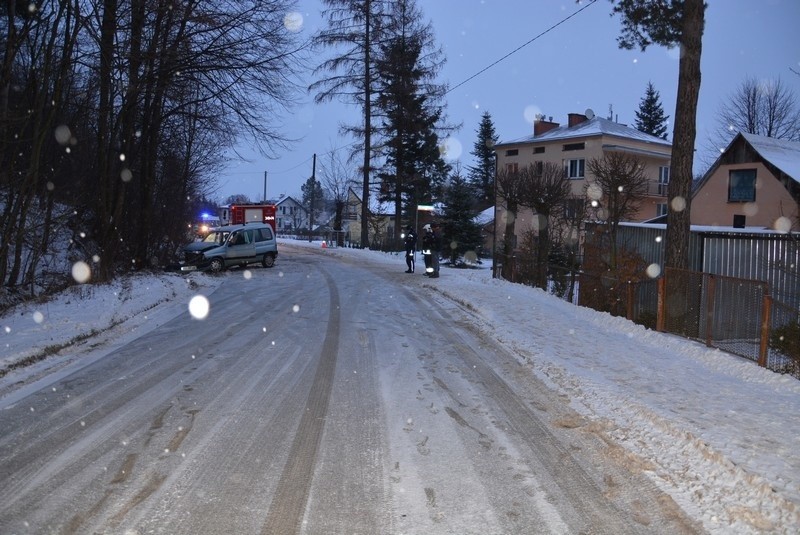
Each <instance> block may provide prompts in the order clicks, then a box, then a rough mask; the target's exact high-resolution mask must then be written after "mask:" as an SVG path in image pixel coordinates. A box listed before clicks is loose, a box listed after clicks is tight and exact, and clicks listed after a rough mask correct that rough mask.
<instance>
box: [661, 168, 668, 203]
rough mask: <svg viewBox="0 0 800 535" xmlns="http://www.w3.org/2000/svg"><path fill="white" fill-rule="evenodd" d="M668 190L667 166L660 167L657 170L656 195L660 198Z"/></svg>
mask: <svg viewBox="0 0 800 535" xmlns="http://www.w3.org/2000/svg"><path fill="white" fill-rule="evenodd" d="M668 189H669V166H666V165H664V166H661V167H659V168H658V194H659V195H661V196H666V195H667V190H668Z"/></svg>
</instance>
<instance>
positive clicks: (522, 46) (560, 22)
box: [444, 0, 597, 95]
mask: <svg viewBox="0 0 800 535" xmlns="http://www.w3.org/2000/svg"><path fill="white" fill-rule="evenodd" d="M595 2H597V0H589V3H588V4H586V5H585V6H583V7H582V8H580V9H579V10H578V11H576V12H575V13H572V14H571V15H568V16H567V17H565V18H563V19H561V20H560V21H558V22H557V23H555V24H553V25H552V26H550V27H549V28H547V29H546V30H545V31H543V32H542V33H540V34H539V35H537V36H535V37H533V38H532V39H530V40H529V41H527V42H526V43H524V44H522V45H520V46H518V47H517V48H515V49H514V50H512V51H511V52H509V53H508V54H506V55H505V56H503V57H502V58H500V59H498V60H497V61H495V62H494V63H491V64H489V65H487V66H486V67H484V68H483V69H481V70H479V71H478V72H476V73H475V74H473V75H472V76H470V77H469V78H467V79H466V80H464V81H463V82H461V83H459V84H457V85H455V86H453V87H451V88H450V89H448V90H447V91H445V93H444V94H445V95H446V94H448V93H450V92H451V91H453V90H455V89H458V88H459V87H461V86H462V85H464V84H466V83H467V82H469V81H470V80H473V79H475V78H477V77H478V76H480V75H481V74H483V73H484V72H486V71H488V70H489V69H491V68H492V67H494V66H495V65H497V64H498V63H500V62H501V61H503V60H505V59H506V58H508V57H509V56H511V55H513V54H516V53H517V52H519V51H520V50H522V49H523V48H525V47H526V46H528V45H529V44H531V43H532V42H534V41H536V40H537V39H539V38H540V37H542V36H544V35H546V34H548V33H550V32H551V31H553V30H555V29H556V28H558V27H559V26H561V25H562V24H564V23H565V22H567V21H568V20H569V19H571V18H572V17H574V16H576V15H577V14H578V13H580V12H581V11H583V10H584V9H586V8H588V7H589V6H591V5H592V4H594V3H595Z"/></svg>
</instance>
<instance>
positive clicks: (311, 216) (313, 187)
mask: <svg viewBox="0 0 800 535" xmlns="http://www.w3.org/2000/svg"><path fill="white" fill-rule="evenodd" d="M316 176H317V154H316V153H314V158H313V159H312V160H311V201H310V202H309V204H310V205H311V210H310V212H309V214H308V242H309V243H311V237H312V233H313V232H314V197H316V196H317V185H316Z"/></svg>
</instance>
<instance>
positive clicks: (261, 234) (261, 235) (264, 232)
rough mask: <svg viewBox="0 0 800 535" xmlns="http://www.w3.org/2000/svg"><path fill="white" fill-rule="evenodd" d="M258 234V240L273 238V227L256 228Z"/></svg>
mask: <svg viewBox="0 0 800 535" xmlns="http://www.w3.org/2000/svg"><path fill="white" fill-rule="evenodd" d="M256 233H257V234H258V235H257V237H256V240H257V241H269V240H271V239H272V229H270V228H260V229H257V230H256Z"/></svg>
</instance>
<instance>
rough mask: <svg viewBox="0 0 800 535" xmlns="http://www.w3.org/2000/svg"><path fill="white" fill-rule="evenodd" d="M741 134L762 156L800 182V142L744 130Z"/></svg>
mask: <svg viewBox="0 0 800 535" xmlns="http://www.w3.org/2000/svg"><path fill="white" fill-rule="evenodd" d="M741 135H742V137H743V138H744V139H745V141H747V142H748V143H749V144H750V146H751V147H753V150H755V151H756V152H757V153H758V154H759V155H760V156H761V157H762V158H764V159H765V160H767V161H768V162H769V163H771V164H772V165H774V166H775V167H777V168H778V169H780V170H781V171H783V172H784V173H786V174H787V175H788V176H789V177H791V178H792V179H793V180H794V181H795V182H800V142H798V141H787V140H785V139H775V138H773V137H766V136H757V135H755V134H746V133H744V132H742V134H741ZM729 146H730V145H729Z"/></svg>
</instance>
